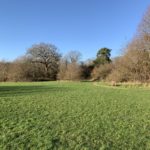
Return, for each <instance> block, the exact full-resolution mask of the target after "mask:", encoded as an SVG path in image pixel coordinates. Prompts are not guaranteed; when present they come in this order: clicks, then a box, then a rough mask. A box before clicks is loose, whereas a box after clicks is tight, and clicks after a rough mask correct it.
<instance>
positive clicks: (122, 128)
mask: <svg viewBox="0 0 150 150" xmlns="http://www.w3.org/2000/svg"><path fill="white" fill-rule="evenodd" d="M0 149H2V150H5V149H6V150H7V149H8V150H9V149H10V150H16V149H25V150H28V149H29V150H30V149H31V150H34V149H35V150H38V149H40V150H48V149H54V150H57V149H60V150H105V149H106V150H107V149H114V150H117V149H121V150H122V149H123V150H124V149H126V150H129V149H130V150H133V149H135V150H136V149H138V150H149V149H150V89H144V88H140V89H139V88H124V89H123V88H122V89H121V88H117V87H116V88H111V87H105V86H96V85H94V84H93V83H85V82H84V83H80V82H79V83H73V82H70V83H69V82H47V83H46V82H43V83H40V82H37V83H1V84H0Z"/></svg>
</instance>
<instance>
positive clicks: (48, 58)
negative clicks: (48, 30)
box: [27, 43, 60, 79]
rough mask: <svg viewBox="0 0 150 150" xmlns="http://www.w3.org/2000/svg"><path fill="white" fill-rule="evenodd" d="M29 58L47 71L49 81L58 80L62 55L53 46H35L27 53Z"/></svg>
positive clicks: (42, 44) (43, 44)
mask: <svg viewBox="0 0 150 150" xmlns="http://www.w3.org/2000/svg"><path fill="white" fill-rule="evenodd" d="M27 57H28V59H29V60H30V61H31V62H32V63H36V64H41V65H42V66H43V67H44V69H45V74H46V78H47V79H56V76H57V72H58V66H59V60H60V54H59V53H58V49H57V47H56V46H54V45H52V44H45V43H40V44H35V45H33V46H32V47H31V48H29V49H28V51H27Z"/></svg>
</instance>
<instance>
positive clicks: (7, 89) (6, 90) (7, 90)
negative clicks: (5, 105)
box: [0, 86, 71, 97]
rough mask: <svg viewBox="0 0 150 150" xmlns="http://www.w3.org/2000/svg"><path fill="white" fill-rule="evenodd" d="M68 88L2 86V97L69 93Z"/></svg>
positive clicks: (0, 88) (0, 95) (0, 94)
mask: <svg viewBox="0 0 150 150" xmlns="http://www.w3.org/2000/svg"><path fill="white" fill-rule="evenodd" d="M70 90H71V89H70V88H67V87H51V86H0V97H12V96H25V95H32V94H40V93H46V92H50V93H52V92H68V91H70Z"/></svg>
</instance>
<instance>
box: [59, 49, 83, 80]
mask: <svg viewBox="0 0 150 150" xmlns="http://www.w3.org/2000/svg"><path fill="white" fill-rule="evenodd" d="M80 57H81V54H80V52H78V51H70V52H69V53H68V54H67V55H66V56H65V57H64V58H63V59H62V60H61V61H60V67H59V73H58V79H60V80H79V79H80V77H81V68H80V64H79V60H80Z"/></svg>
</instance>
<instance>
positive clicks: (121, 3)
mask: <svg viewBox="0 0 150 150" xmlns="http://www.w3.org/2000/svg"><path fill="white" fill-rule="evenodd" d="M149 5H150V1H149V0H0V60H4V59H5V60H7V61H12V60H14V59H16V58H18V57H20V56H22V55H24V54H25V53H26V51H27V49H28V48H30V47H31V46H32V45H33V44H38V43H41V42H45V43H50V44H54V45H55V46H57V47H58V49H59V52H60V53H61V54H62V55H64V54H66V53H68V52H69V51H71V50H77V51H80V52H81V54H82V60H87V59H91V58H94V57H95V56H96V53H97V51H98V50H99V49H100V48H102V47H108V48H110V49H112V57H116V56H118V55H120V54H121V51H122V49H123V47H125V45H126V44H127V42H128V41H130V40H131V39H132V37H133V36H134V35H135V33H136V30H137V26H138V24H139V22H140V20H141V18H142V16H143V14H144V12H145V11H146V9H147V7H148V6H149Z"/></svg>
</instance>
